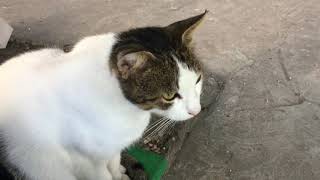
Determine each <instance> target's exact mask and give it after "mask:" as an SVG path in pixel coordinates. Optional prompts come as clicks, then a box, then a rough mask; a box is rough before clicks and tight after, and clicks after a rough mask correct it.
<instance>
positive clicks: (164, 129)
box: [159, 120, 175, 134]
mask: <svg viewBox="0 0 320 180" xmlns="http://www.w3.org/2000/svg"><path fill="white" fill-rule="evenodd" d="M174 125H175V121H172V120H170V121H169V123H168V124H167V126H166V127H165V128H163V129H162V130H161V131H160V132H159V133H161V134H164V133H165V132H166V131H167V132H170V131H171V130H172V129H173V127H174Z"/></svg>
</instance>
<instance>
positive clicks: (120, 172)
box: [108, 153, 130, 180]
mask: <svg viewBox="0 0 320 180" xmlns="http://www.w3.org/2000/svg"><path fill="white" fill-rule="evenodd" d="M120 161H121V155H120V153H118V154H117V155H116V156H114V157H113V158H112V159H111V160H109V161H108V169H109V171H110V173H111V175H112V177H113V178H114V179H116V180H130V178H129V177H128V176H127V175H126V174H125V172H126V168H125V167H123V166H122V165H121V164H120Z"/></svg>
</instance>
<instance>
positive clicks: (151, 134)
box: [146, 118, 170, 138]
mask: <svg viewBox="0 0 320 180" xmlns="http://www.w3.org/2000/svg"><path fill="white" fill-rule="evenodd" d="M169 121H170V119H168V118H165V120H164V121H162V123H160V124H159V125H158V126H157V128H155V129H154V130H153V131H152V132H151V133H149V134H148V135H147V136H146V138H152V137H154V135H155V134H156V133H157V132H159V130H161V129H162V128H163V127H164V126H165V125H166V124H167V123H168V122H169Z"/></svg>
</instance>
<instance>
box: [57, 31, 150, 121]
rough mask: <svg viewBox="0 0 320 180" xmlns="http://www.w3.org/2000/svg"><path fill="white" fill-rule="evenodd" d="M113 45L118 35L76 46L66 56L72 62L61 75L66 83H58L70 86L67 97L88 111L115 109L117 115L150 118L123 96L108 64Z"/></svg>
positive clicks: (87, 41)
mask: <svg viewBox="0 0 320 180" xmlns="http://www.w3.org/2000/svg"><path fill="white" fill-rule="evenodd" d="M114 43H116V37H115V34H104V35H98V36H91V37H87V38H85V39H83V40H81V41H80V42H79V43H78V44H76V46H75V48H74V49H73V50H72V51H71V52H70V53H68V54H67V56H68V59H69V60H70V62H69V63H66V65H65V67H64V68H63V69H62V71H63V72H62V73H60V74H61V77H60V80H61V79H63V81H58V82H63V83H64V84H60V87H61V86H62V85H63V86H64V89H66V88H65V87H66V86H67V87H68V89H67V91H65V92H66V93H67V94H65V95H64V97H68V99H69V100H70V102H73V103H76V104H75V105H79V104H80V105H83V107H86V108H111V109H112V108H113V111H114V113H128V114H132V113H136V114H137V115H138V114H141V116H145V115H149V114H150V113H149V112H147V111H144V110H141V109H140V108H138V107H137V106H135V105H133V104H132V103H131V102H129V101H128V100H127V99H126V98H125V97H124V96H123V93H122V90H121V88H120V85H119V82H118V80H117V78H116V76H115V75H114V74H112V72H111V71H110V68H109V63H108V61H109V56H110V53H111V50H112V47H113V45H114ZM68 74H70V77H68ZM82 102H89V103H92V104H89V105H86V104H81V103H82ZM89 106H90V107H89Z"/></svg>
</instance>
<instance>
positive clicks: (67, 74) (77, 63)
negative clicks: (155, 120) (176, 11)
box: [0, 33, 201, 180]
mask: <svg viewBox="0 0 320 180" xmlns="http://www.w3.org/2000/svg"><path fill="white" fill-rule="evenodd" d="M118 41H119V38H118V36H117V35H116V34H113V33H109V34H103V35H97V36H91V37H87V38H84V39H83V40H81V41H80V42H79V43H77V44H76V45H75V47H74V48H73V50H72V51H71V52H69V53H64V52H63V51H61V50H58V49H44V50H39V51H35V52H30V53H26V54H23V55H21V56H18V57H15V58H13V59H11V60H9V61H7V62H6V63H4V64H3V65H1V66H0V86H1V90H0V102H1V103H0V133H1V138H2V145H3V147H2V148H3V149H2V150H3V151H2V157H3V158H4V159H3V161H4V162H6V163H7V164H6V167H7V168H9V169H10V168H11V169H14V170H18V172H19V173H20V175H23V176H24V178H25V179H32V180H44V179H45V180H60V179H64V180H76V179H79V180H80V179H83V180H111V179H121V178H124V179H125V178H127V177H126V176H124V175H123V173H124V172H123V171H124V169H123V168H122V167H121V166H120V152H121V151H122V150H123V149H124V148H126V147H128V146H129V145H130V144H132V143H133V142H134V141H136V140H138V139H139V138H140V137H141V136H142V134H143V131H144V130H145V128H146V127H147V125H148V123H149V119H150V115H151V112H159V113H160V114H161V113H162V112H163V111H165V110H166V108H168V107H169V105H171V104H172V102H171V101H172V100H170V101H169V102H167V100H166V102H161V103H162V104H161V105H163V103H170V104H169V105H167V106H165V107H161V108H162V109H158V110H154V109H143V108H141V107H147V105H148V108H149V107H150V106H151V105H150V102H149V101H151V100H148V104H146V103H145V102H143V105H141V107H140V105H139V103H140V101H139V103H138V101H137V103H132V101H134V100H133V99H130V100H128V99H129V98H130V97H131V96H130V95H124V93H125V91H124V89H123V88H124V86H125V85H123V84H124V83H125V80H126V79H125V78H124V79H123V81H122V80H121V78H122V77H124V76H121V75H120V76H119V74H121V73H123V71H122V70H121V65H118V66H119V72H114V71H113V70H114V69H113V67H111V66H112V64H111V63H110V59H111V54H112V51H113V48H114V45H115V44H116V43H117V42H118ZM150 52H151V51H150ZM152 56H153V55H152ZM139 57H140V56H139ZM139 57H137V58H139ZM125 58H127V59H125V60H128V59H129V60H130V58H131V55H130V57H129V56H128V57H125ZM176 58H177V57H175V56H173V61H172V62H175V63H176V64H177V65H176V69H178V71H179V74H180V75H181V78H180V79H183V78H188V81H189V80H190V81H191V82H193V84H195V82H196V81H197V79H198V75H197V74H196V73H194V72H193V71H190V72H189V70H186V69H187V68H183V65H182V64H180V63H179V62H178V60H177V59H176ZM125 65H126V67H125V68H126V70H127V68H128V67H127V65H128V64H125ZM129 65H130V64H129ZM179 68H180V69H179ZM130 73H131V72H130ZM117 74H118V75H117ZM125 77H127V75H126V76H125ZM199 78H201V76H200V77H199ZM131 81H132V80H131ZM180 81H181V80H180ZM180 81H179V82H177V83H178V86H180V88H182V89H183V88H185V89H187V88H189V85H188V83H181V82H180ZM198 81H199V80H198ZM198 81H197V83H198ZM193 84H192V87H193V86H194V85H193ZM200 85H201V83H200ZM200 85H199V86H197V88H196V91H195V92H193V91H194V90H192V91H185V92H186V93H188V95H187V94H186V96H189V95H190V96H192V98H191V99H192V101H191V100H190V101H189V100H188V98H187V97H186V98H185V99H184V101H187V100H188V102H189V104H188V105H187V106H188V107H187V110H188V108H189V109H190V108H193V107H195V108H196V109H194V108H193V109H191V110H190V112H189V114H188V113H187V111H186V115H184V114H182V115H175V116H173V117H179V118H177V119H179V120H180V119H181V120H182V119H187V118H190V117H193V116H194V115H195V114H197V113H198V112H199V111H200V109H199V107H200V106H199V105H198V104H199V102H198V101H199V98H198V96H199V95H200V91H201V86H200ZM143 87H145V86H143ZM194 93H195V94H194ZM176 94H177V93H176ZM180 94H181V95H182V96H184V94H183V92H180ZM179 96H180V95H179ZM193 96H194V97H193ZM139 97H141V96H139ZM193 98H195V100H193ZM181 99H182V97H181ZM174 101H178V100H174ZM157 103H159V102H158V100H157ZM181 103H182V101H181ZM181 103H180V105H179V106H181ZM137 104H138V105H137ZM141 104H142V103H141ZM193 104H195V105H193ZM154 106H155V105H154ZM157 106H160V105H157ZM171 106H172V105H171ZM171 109H174V108H171ZM153 110H154V111H153ZM175 111H176V110H175ZM188 111H189V110H188ZM197 111H198V112H197ZM169 115H170V114H169ZM107 167H108V168H107Z"/></svg>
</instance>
